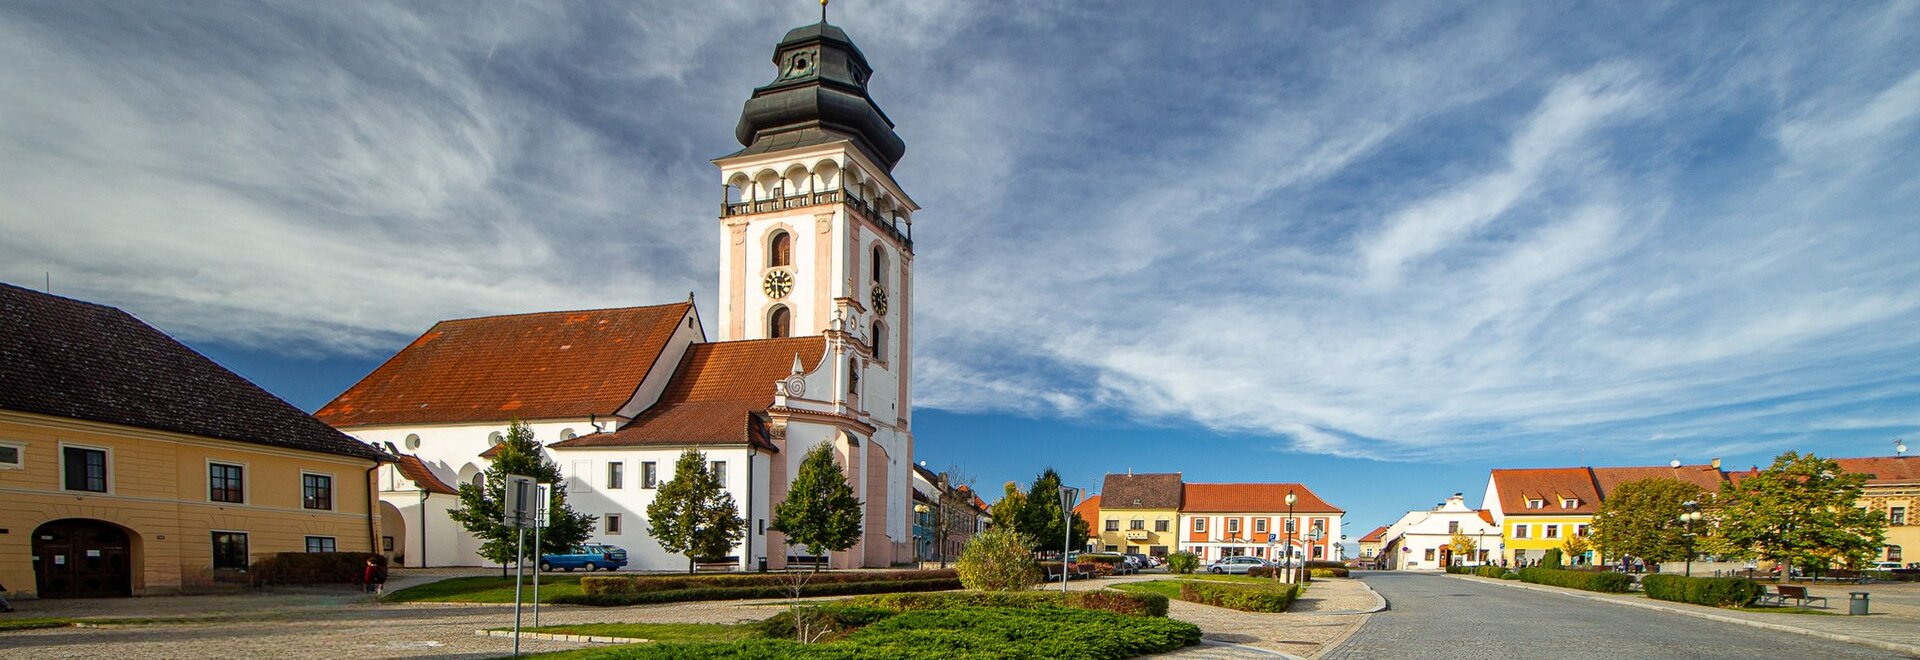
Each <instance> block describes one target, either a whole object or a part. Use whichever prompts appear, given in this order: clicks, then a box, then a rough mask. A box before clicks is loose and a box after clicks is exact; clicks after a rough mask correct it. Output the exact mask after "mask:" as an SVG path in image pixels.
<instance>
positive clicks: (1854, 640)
mask: <svg viewBox="0 0 1920 660" xmlns="http://www.w3.org/2000/svg"><path fill="white" fill-rule="evenodd" d="M1444 575H1446V576H1447V577H1451V578H1456V579H1461V580H1467V581H1469V582H1481V583H1492V584H1498V585H1501V586H1506V587H1512V588H1515V589H1526V590H1529V591H1539V592H1543V593H1550V594H1560V595H1562V596H1570V597H1573V598H1581V599H1585V600H1594V601H1600V602H1603V603H1614V604H1616V605H1625V606H1628V607H1638V608H1641V609H1648V610H1658V611H1661V612H1672V613H1674V614H1684V615H1687V616H1690V617H1694V618H1699V619H1707V620H1710V621H1719V622H1722V623H1732V624H1737V625H1742V626H1747V627H1750V628H1761V629H1765V630H1773V631H1776V632H1786V633H1794V634H1796V635H1806V636H1808V637H1818V638H1820V639H1825V640H1831V641H1836V642H1846V643H1848V644H1858V645H1860V646H1869V647H1873V648H1876V649H1880V650H1882V651H1892V652H1894V653H1903V654H1906V655H1909V656H1915V657H1920V646H1916V645H1913V644H1901V643H1899V642H1889V641H1884V640H1878V639H1873V638H1871V637H1861V636H1858V635H1846V634H1841V633H1832V632H1827V631H1824V630H1814V629H1811V628H1801V627H1799V626H1789V625H1786V624H1782V623H1772V622H1767V621H1753V620H1749V619H1742V618H1740V617H1733V616H1726V615H1723V614H1714V613H1712V612H1696V611H1693V610H1687V609H1680V608H1677V607H1667V606H1665V605H1656V604H1654V603H1641V602H1635V601H1630V600H1617V599H1613V598H1602V597H1599V596H1589V595H1586V594H1582V593H1575V592H1568V591H1561V590H1559V589H1552V588H1546V587H1541V586H1537V585H1532V584H1524V583H1523V584H1507V583H1508V582H1513V580H1489V579H1482V578H1470V577H1466V576H1460V575H1453V574H1451V573H1448V574H1444Z"/></svg>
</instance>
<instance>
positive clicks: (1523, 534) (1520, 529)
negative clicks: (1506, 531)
mask: <svg viewBox="0 0 1920 660" xmlns="http://www.w3.org/2000/svg"><path fill="white" fill-rule="evenodd" d="M1532 527H1533V526H1532V525H1514V526H1513V538H1516V539H1524V538H1531V535H1530V534H1529V532H1530V531H1531V528H1532Z"/></svg>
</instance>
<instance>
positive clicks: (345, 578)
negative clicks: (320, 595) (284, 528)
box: [247, 552, 387, 584]
mask: <svg viewBox="0 0 1920 660" xmlns="http://www.w3.org/2000/svg"><path fill="white" fill-rule="evenodd" d="M368 558H372V559H373V561H374V563H375V565H376V566H378V567H379V568H378V569H377V570H378V577H376V578H375V581H376V582H385V581H386V579H387V558H386V556H385V555H381V554H377V553H366V552H280V553H274V554H272V555H268V556H267V557H265V558H263V559H261V560H260V561H257V562H254V563H253V567H252V568H250V569H249V570H248V571H247V573H248V578H249V579H251V580H252V581H253V583H254V584H332V583H350V584H358V583H360V582H362V581H364V580H365V579H366V571H367V559H368Z"/></svg>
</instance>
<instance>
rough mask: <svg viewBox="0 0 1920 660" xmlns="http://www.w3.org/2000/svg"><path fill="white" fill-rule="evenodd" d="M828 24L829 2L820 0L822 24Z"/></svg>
mask: <svg viewBox="0 0 1920 660" xmlns="http://www.w3.org/2000/svg"><path fill="white" fill-rule="evenodd" d="M826 23H827V0H820V24H822V25H825V24H826Z"/></svg>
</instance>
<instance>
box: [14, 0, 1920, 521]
mask: <svg viewBox="0 0 1920 660" xmlns="http://www.w3.org/2000/svg"><path fill="white" fill-rule="evenodd" d="M830 11H831V13H832V22H833V23H835V24H837V25H840V26H842V27H844V28H845V29H846V31H847V32H848V34H849V35H850V36H851V37H852V38H853V39H854V40H855V42H856V43H858V44H859V46H860V48H861V49H862V50H863V51H864V52H865V54H866V55H867V57H868V59H869V60H870V61H871V63H872V64H873V66H874V69H875V73H874V77H873V80H872V83H871V85H870V86H871V90H872V93H873V95H874V98H875V100H876V101H877V102H878V103H879V105H880V106H881V107H882V108H884V109H885V111H886V112H887V114H888V115H889V116H890V117H891V118H892V119H893V120H894V121H895V122H896V123H897V124H898V132H899V134H900V135H901V137H902V138H904V139H905V140H906V143H907V147H908V150H907V155H906V158H905V159H904V160H903V161H902V163H901V164H900V166H899V167H898V168H897V170H896V171H895V174H896V176H897V178H898V179H899V180H900V182H901V184H902V186H903V187H904V188H905V189H906V190H907V191H908V192H909V194H911V195H912V196H913V197H914V198H915V200H916V201H918V202H919V203H920V205H921V206H922V207H923V210H922V211H921V212H919V213H918V214H916V216H915V223H916V224H915V233H914V238H915V248H916V256H915V260H914V267H915V269H916V273H915V277H914V281H915V283H916V285H917V289H916V292H915V296H914V308H913V310H912V313H913V315H914V323H913V328H914V332H915V336H914V337H913V351H914V356H913V359H914V364H915V378H916V381H915V384H914V386H915V389H916V394H915V405H916V410H917V413H918V414H917V415H916V419H915V424H914V429H915V435H916V443H917V448H918V450H917V451H918V456H917V458H919V459H920V460H925V461H927V463H928V465H929V466H930V467H936V468H945V467H956V468H958V469H959V470H960V471H961V472H962V473H964V474H966V475H969V476H971V477H972V478H974V479H975V481H976V482H977V483H978V484H980V485H981V487H982V489H983V490H986V491H988V492H990V493H992V492H998V491H999V489H1000V488H999V486H998V484H1001V483H1004V482H1006V481H1008V480H1020V481H1022V482H1023V483H1024V482H1026V481H1028V480H1031V479H1032V478H1033V476H1034V475H1035V474H1036V473H1037V472H1038V471H1039V470H1040V469H1041V468H1043V467H1046V466H1053V467H1056V468H1058V469H1060V470H1061V471H1062V472H1063V473H1064V474H1065V476H1066V478H1067V481H1068V482H1069V483H1074V484H1082V485H1085V486H1088V487H1097V485H1098V483H1099V481H1100V479H1101V475H1102V474H1104V473H1106V472H1122V471H1125V470H1127V469H1134V470H1137V471H1142V472H1153V471H1176V470H1177V471H1181V472H1183V473H1184V474H1185V475H1186V478H1187V479H1188V480H1192V481H1299V482H1303V483H1305V484H1307V485H1308V486H1309V487H1310V488H1312V489H1314V490H1315V491H1316V492H1317V493H1319V494H1320V495H1322V496H1323V497H1324V498H1326V499H1327V500H1329V501H1331V502H1333V503H1334V504H1336V505H1339V506H1342V507H1343V508H1345V509H1347V510H1348V511H1349V515H1350V524H1349V527H1348V529H1347V530H1346V531H1347V533H1348V534H1349V535H1350V536H1351V537H1352V538H1358V537H1359V535H1361V534H1364V533H1365V532H1366V531H1367V530H1370V529H1371V528H1372V527H1373V526H1375V525H1380V524H1386V523H1387V522H1390V521H1391V520H1392V519H1394V518H1396V517H1397V516H1398V515H1399V514H1400V513H1401V512H1404V511H1406V510H1408V509H1414V508H1425V507H1430V506H1433V505H1435V504H1437V503H1439V502H1440V501H1441V500H1443V499H1444V498H1445V497H1446V496H1447V495H1448V494H1451V493H1453V492H1465V493H1467V495H1468V501H1469V502H1470V503H1473V502H1477V500H1478V499H1479V494H1480V492H1481V491H1482V490H1483V489H1484V487H1485V482H1486V476H1487V470H1488V469H1489V468H1492V467H1527V466H1559V465H1585V464H1593V465H1657V464H1664V463H1666V462H1667V461H1668V460H1670V459H1673V458H1679V459H1682V460H1685V461H1688V462H1704V461H1706V460H1708V459H1710V458H1714V457H1721V458H1725V459H1726V460H1727V461H1728V462H1729V464H1730V465H1731V466H1733V467H1745V466H1747V465H1752V464H1757V465H1765V464H1766V463H1767V462H1769V461H1770V459H1771V457H1772V456H1773V455H1775V454H1777V453H1779V452H1781V451H1784V450H1788V449H1793V450H1801V451H1809V450H1810V451H1814V452H1817V453H1821V454H1823V455H1836V456H1864V455H1880V454H1887V453H1890V452H1891V449H1892V443H1893V440H1894V439H1895V438H1899V437H1907V438H1909V439H1916V438H1915V436H1916V431H1917V430H1920V332H1916V331H1915V328H1916V327H1920V286H1917V285H1920V158H1917V157H1916V156H1915V155H1916V154H1920V36H1916V35H1920V3H1916V2H1892V3H1876V2H1852V3H1817V2H1803V3H1757V4H1756V3H1742V2H1673V3H1655V2H1647V3H1626V4H1616V5H1609V4H1601V5H1587V6H1579V7H1574V6H1569V5H1563V4H1559V3H1521V2H1473V3H1465V2H1457V3H1456V2H1380V3H1331V2H1323V3H1305V2H1302V3H1269V2H1215V3H1084V2H1064V1H1061V2H1045V1H1042V2H1021V3H986V2H938V1H932V0H900V1H880V0H841V1H839V2H834V3H833V4H832V6H831V8H830ZM817 12H818V6H817V5H816V4H814V3H812V2H805V1H801V0H779V1H774V0H759V1H752V2H746V1H741V2H699V3H670V2H657V3H637V2H635V3H629V2H619V3H615V2H584V1H583V2H533V3H527V2H514V3H508V2H486V3H396V4H384V3H376V2H354V3H310V2H284V3H273V2H269V3H226V2H213V1H206V2H192V3H169V4H165V5H156V4H148V3H110V2H94V3H75V2H53V1H35V0H26V1H21V2H9V3H5V4H0V62H7V63H8V64H7V65H6V66H0V89H5V90H7V93H5V94H0V199H3V200H5V203H0V281H5V282H9V283H13V284H17V285H21V286H28V287H33V288H43V287H47V286H48V285H49V283H50V286H51V290H52V291H53V292H55V293H58V294H61V295H66V296H71V297H76V298H80V299H84V300H90V301H95V302H100V303H105V304H110V305H114V306H118V307H121V308H123V309H126V310H128V311H130V312H133V313H135V314H137V315H138V316H140V317H141V318H143V319H145V320H147V321H148V322H150V323H152V324H154V325H156V326H158V327H160V328H162V329H164V330H166V331H168V332H170V333H172V334H174V335H175V336H177V337H179V338H180V339H182V340H183V341H186V342H188V343H189V344H191V345H193V346H195V347H196V348H199V349H200V350H202V351H204V352H206V353H207V354H209V355H211V356H213V357H215V358H216V359H218V360H220V361H221V362H222V363H224V364H226V365H228V366H230V367H232V368H234V369H235V370H237V371H239V372H240V373H241V374H243V375H245V376H247V377H249V378H252V379H254V380H255V381H256V382H258V383H260V384H261V385H263V386H265V387H266V388H267V389H269V390H271V391H273V392H275V393H277V394H279V395H281V396H282V397H284V398H286V399H288V400H289V401H292V402H293V403H295V404H297V405H299V406H301V407H303V408H306V409H309V410H311V409H314V408H317V407H319V406H320V405H321V404H323V403H325V402H326V401H327V400H329V399H330V398H331V397H332V396H333V395H335V394H337V393H339V392H340V391H342V390H344V389H345V388H346V387H347V386H348V385H350V384H352V383H353V382H354V381H356V380H358V379H359V378H360V377H361V376H363V375H364V374H366V373H367V372H368V371H370V370H371V369H372V368H373V367H374V366H376V365H377V364H378V363H379V362H380V361H381V360H383V359H384V358H385V357H387V356H389V355H391V354H392V353H393V352H394V351H396V350H397V349H398V348H399V347H401V346H403V345H404V344H405V343H406V342H407V341H408V340H410V339H411V338H412V337H414V336H416V335H418V334H419V333H420V332H422V331H423V330H425V329H426V328H427V327H429V326H430V325H431V324H432V323H433V322H435V321H437V320H440V319H447V318H460V317H470V316H478V315H487V314H501V313H514V312H528V311H542V310H557V309H576V308H591V307H608V306H625V305H646V304H659V303H665V302H673V301H678V300H682V299H684V298H685V297H686V295H687V293H688V292H692V293H693V295H694V297H695V298H696V300H697V301H699V302H700V304H701V305H702V306H703V308H704V309H708V310H711V301H713V300H715V295H714V291H715V286H716V282H717V279H718V275H717V267H718V264H717V254H718V250H716V249H715V247H716V244H715V242H716V241H717V240H718V236H719V234H718V232H717V231H715V225H714V223H715V222H716V220H715V215H716V212H717V201H718V200H719V198H720V192H721V190H720V179H719V174H718V171H717V170H716V169H715V168H714V167H713V166H712V165H711V164H710V163H709V162H708V161H709V160H710V159H712V158H715V157H718V156H722V155H725V154H727V153H730V152H732V151H733V150H735V149H737V148H738V145H737V143H735V142H734V141H733V137H732V136H733V131H732V128H733V124H734V122H735V121H736V120H737V118H738V116H739V111H740V106H741V104H742V103H744V102H745V101H746V99H747V97H748V95H749V94H750V93H751V90H752V88H753V87H755V86H757V85H762V84H765V83H767V82H769V81H771V80H772V79H773V76H774V73H775V69H774V67H773V65H772V64H771V63H770V61H769V60H770V58H771V56H772V49H773V45H774V44H775V43H776V42H777V41H778V40H779V38H780V37H781V35H783V34H784V33H785V31H786V30H787V29H788V28H791V27H795V26H798V25H802V24H805V23H809V22H812V21H814V20H817V17H818V13H817ZM706 316H707V317H708V318H709V319H710V318H712V316H713V315H712V313H711V311H709V313H708V314H707V315H706ZM709 330H711V328H710V329H709ZM710 334H711V333H710Z"/></svg>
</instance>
